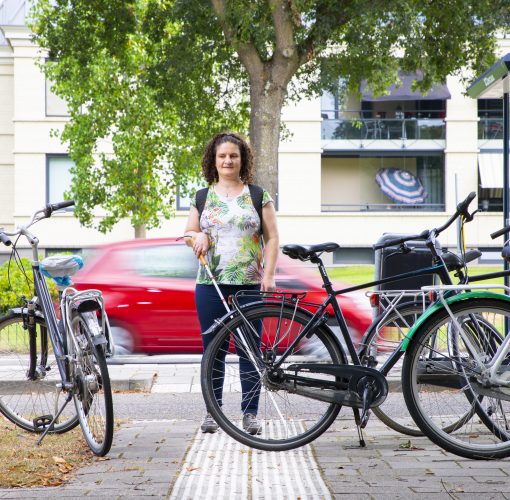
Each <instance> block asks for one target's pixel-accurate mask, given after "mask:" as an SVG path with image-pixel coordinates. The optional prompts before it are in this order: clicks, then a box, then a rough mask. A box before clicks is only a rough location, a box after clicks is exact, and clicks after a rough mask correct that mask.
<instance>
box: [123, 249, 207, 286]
mask: <svg viewBox="0 0 510 500" xmlns="http://www.w3.org/2000/svg"><path fill="white" fill-rule="evenodd" d="M123 253H124V254H125V255H124V257H126V260H125V262H126V263H127V266H128V267H129V268H130V269H132V270H133V271H135V272H136V273H137V274H140V275H141V276H150V277H155V278H189V279H194V278H195V277H196V275H197V268H198V260H197V258H196V257H195V255H194V254H193V252H192V250H191V249H190V248H188V247H187V246H185V245H158V246H153V247H144V248H133V249H129V250H125V251H123Z"/></svg>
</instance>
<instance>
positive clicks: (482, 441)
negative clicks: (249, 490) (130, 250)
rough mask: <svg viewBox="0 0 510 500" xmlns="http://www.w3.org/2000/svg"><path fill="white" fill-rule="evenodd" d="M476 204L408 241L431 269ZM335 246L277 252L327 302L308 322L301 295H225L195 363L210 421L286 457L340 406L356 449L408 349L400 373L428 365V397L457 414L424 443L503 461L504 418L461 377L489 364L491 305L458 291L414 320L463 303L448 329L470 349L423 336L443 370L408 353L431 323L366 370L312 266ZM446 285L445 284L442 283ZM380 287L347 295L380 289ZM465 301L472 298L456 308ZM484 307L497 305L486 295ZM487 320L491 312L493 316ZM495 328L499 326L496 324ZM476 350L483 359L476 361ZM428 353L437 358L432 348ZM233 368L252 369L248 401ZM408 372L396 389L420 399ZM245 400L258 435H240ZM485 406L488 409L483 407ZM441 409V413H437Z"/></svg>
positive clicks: (496, 339)
mask: <svg viewBox="0 0 510 500" xmlns="http://www.w3.org/2000/svg"><path fill="white" fill-rule="evenodd" d="M474 197H475V195H474V193H472V194H471V195H470V196H469V197H468V198H467V199H466V200H464V202H462V203H460V204H459V206H458V207H457V211H456V213H455V214H454V215H453V216H452V217H451V218H450V219H449V220H448V222H447V223H446V224H444V225H443V226H442V227H440V228H438V229H433V230H431V231H428V230H427V231H424V232H423V233H421V234H420V235H415V236H413V237H409V238H408V239H418V238H419V239H423V240H425V241H426V245H427V247H428V248H429V249H430V251H431V252H432V254H433V256H434V261H435V262H437V267H442V268H443V269H446V265H445V263H444V261H442V258H441V255H440V254H439V252H438V251H437V249H436V248H435V239H436V237H437V235H438V234H440V233H441V232H442V231H444V230H445V229H446V228H448V227H449V226H450V225H451V224H452V223H453V222H454V221H455V220H456V218H457V217H459V216H461V215H462V216H463V217H465V218H466V219H469V218H470V217H471V216H472V214H469V212H468V206H469V203H470V202H471V201H472V199H473V198H474ZM404 241H407V239H405V238H403V239H402V241H392V242H387V244H392V245H394V244H400V243H404ZM338 248H339V247H338V245H337V244H336V243H324V244H320V245H311V246H301V245H287V246H285V247H284V248H283V252H284V253H285V254H287V255H288V256H289V257H291V258H296V259H300V260H309V261H311V262H313V263H315V264H316V265H317V266H318V268H319V271H320V274H321V276H322V280H323V283H324V288H325V289H326V291H327V293H328V297H327V298H326V300H325V301H324V302H323V303H322V304H321V305H320V306H319V307H318V308H317V311H316V312H315V313H314V314H312V313H310V312H308V311H307V310H306V309H304V308H302V307H300V302H301V301H302V300H303V299H304V296H305V294H289V293H262V292H261V293H253V292H251V293H249V294H248V293H246V292H240V293H239V294H238V296H236V297H233V299H232V303H233V304H234V306H235V312H233V313H229V314H226V315H225V316H224V317H223V318H221V319H220V320H218V321H217V323H216V325H215V326H214V327H213V329H214V332H213V333H214V340H213V341H212V342H211V344H210V346H209V347H208V349H207V351H206V353H205V355H204V357H203V361H202V373H201V382H202V392H203V395H204V399H205V402H206V405H207V407H208V409H209V411H210V412H211V414H212V416H213V417H214V419H215V420H216V422H217V423H218V424H219V425H220V426H221V427H222V429H224V430H225V431H226V432H227V433H228V434H229V435H231V436H232V437H233V438H235V439H237V440H239V441H241V442H243V443H244V444H247V445H249V446H253V447H255V448H259V449H263V450H274V451H278V450H287V449H292V448H295V447H298V446H301V445H304V444H306V443H308V442H310V441H312V440H313V439H315V438H317V437H318V436H319V435H320V434H322V433H323V432H324V431H325V430H326V429H327V428H328V427H329V426H330V425H331V424H332V423H333V422H334V420H335V419H336V417H337V415H338V412H339V411H340V408H341V406H342V405H343V406H348V407H351V408H352V409H353V412H354V417H355V421H356V424H357V426H358V429H359V433H360V442H361V443H362V444H363V443H364V441H363V438H362V428H363V427H364V426H365V425H366V424H367V421H368V417H369V411H370V409H372V408H376V407H378V406H380V405H381V404H382V403H383V402H384V401H385V399H386V397H387V394H388V383H387V380H386V377H385V374H386V373H387V372H388V371H389V369H390V368H391V366H394V364H395V363H396V361H397V360H398V359H399V358H400V357H401V356H403V355H404V354H405V353H406V351H409V350H410V351H411V352H413V358H412V359H411V360H409V363H408V366H412V367H413V369H414V370H416V369H417V368H419V367H420V366H423V364H424V365H425V367H427V366H429V367H430V370H431V375H435V379H434V380H435V383H436V384H438V386H439V387H441V388H442V390H438V391H437V392H436V397H438V396H440V397H441V400H442V401H443V403H444V396H445V394H449V398H450V400H451V401H453V400H455V402H456V404H457V406H456V407H451V406H450V407H449V408H448V411H449V412H450V417H451V418H450V421H449V422H446V421H444V420H441V422H443V423H444V425H443V426H441V425H440V424H438V426H437V427H434V428H433V430H432V431H430V429H427V432H428V434H427V435H429V437H430V433H433V434H434V435H437V436H438V437H437V438H436V439H435V442H436V443H437V444H440V445H441V446H443V447H445V448H446V449H448V450H449V451H452V452H453V453H457V454H459V455H462V456H468V457H470V458H473V457H475V458H496V457H502V456H507V455H508V454H510V443H508V444H506V443H505V442H504V439H501V437H502V436H504V435H505V434H504V431H503V430H502V425H503V424H502V420H501V419H500V418H499V417H500V416H501V414H502V413H503V412H500V411H497V410H498V408H499V407H497V405H496V406H495V403H494V400H495V399H496V398H497V395H496V394H492V393H491V396H494V398H493V397H491V398H484V396H483V395H482V394H479V393H478V392H476V393H475V392H473V391H472V390H471V389H469V390H468V389H466V388H465V386H464V385H463V382H464V381H465V378H466V377H468V376H470V375H468V373H470V371H469V370H467V369H466V365H469V364H470V363H471V362H472V359H471V358H474V359H476V362H478V363H479V362H480V360H481V359H486V358H487V357H488V355H489V353H491V352H492V348H493V347H494V346H496V345H498V344H501V343H502V341H501V338H502V334H501V333H500V332H499V330H498V329H497V328H499V326H498V327H495V328H494V329H492V330H491V328H490V327H487V326H488V325H492V324H493V323H492V322H491V321H490V320H487V319H484V307H487V308H489V304H483V303H480V301H479V300H478V298H476V297H474V296H473V295H472V294H469V293H466V294H458V293H457V294H451V295H452V297H451V298H448V301H449V302H445V304H446V305H442V304H441V303H436V304H435V305H434V306H433V307H432V308H429V309H427V312H426V313H425V314H424V315H422V317H421V318H424V317H426V318H427V319H428V321H429V322H432V321H433V320H435V318H436V317H437V314H439V313H441V314H444V315H448V314H447V313H448V311H449V309H448V308H449V306H448V304H449V303H450V302H451V303H452V304H453V309H456V308H457V307H460V306H459V305H458V304H457V302H458V303H459V304H460V303H461V302H462V306H463V308H462V312H463V316H462V317H463V318H468V319H467V320H465V319H463V320H462V322H461V323H459V322H458V321H457V319H455V321H456V322H455V323H454V324H455V325H458V324H460V325H461V326H462V325H463V326H464V327H465V328H469V329H470V334H469V335H470V337H471V338H475V337H474V336H475V335H478V338H477V341H476V343H475V342H469V343H468V344H469V346H468V347H466V343H465V341H464V338H463V335H464V333H463V332H462V331H460V332H459V331H458V330H457V329H456V328H449V329H446V330H444V329H441V330H438V331H437V335H436V337H434V335H433V330H428V333H429V334H430V337H428V340H429V341H430V342H433V341H434V340H435V341H436V344H435V345H436V346H437V348H438V350H439V352H440V353H441V356H442V357H443V358H445V362H444V363H438V364H434V362H433V359H432V357H431V359H430V360H426V359H422V358H420V360H419V361H416V359H415V356H420V355H421V354H422V353H420V351H419V350H416V349H415V350H414V351H413V346H414V344H413V342H412V340H413V336H414V334H415V332H418V333H419V332H421V331H422V329H423V328H425V327H426V326H428V325H429V323H428V322H427V320H425V321H423V322H420V321H418V322H417V324H415V326H414V327H413V329H411V331H410V332H409V334H408V338H407V339H406V340H405V342H403V343H402V345H401V347H400V349H399V350H398V351H395V352H394V353H392V354H390V356H389V357H390V358H391V362H388V363H387V364H385V365H384V366H382V367H377V369H375V368H373V367H371V366H368V365H367V363H365V364H366V365H367V366H363V362H362V360H361V359H360V356H359V354H358V352H357V350H356V348H355V346H354V345H353V342H352V340H351V338H350V336H349V332H348V329H347V326H346V323H345V320H344V318H343V315H342V312H341V310H340V307H339V305H338V302H337V301H336V298H335V297H336V295H339V294H341V293H346V290H338V291H335V290H333V287H332V284H331V282H330V280H329V278H328V275H327V272H326V269H325V267H324V265H323V262H322V260H321V258H320V254H321V253H323V252H332V251H334V250H336V249H338ZM432 267H436V266H432ZM418 272H419V273H423V274H426V273H430V269H428V270H420V271H418ZM416 273H417V272H413V273H405V274H402V275H398V276H396V277H392V279H403V278H406V277H409V276H411V275H413V276H414V275H416ZM444 280H445V281H446V280H447V278H446V276H445V277H444ZM385 281H386V280H379V281H375V282H371V283H368V284H366V285H360V286H359V287H354V288H350V289H347V290H348V291H352V290H353V289H358V288H363V286H373V285H377V284H382V283H384V282H385ZM240 295H243V296H246V295H251V296H252V297H253V300H256V299H259V300H258V301H256V302H254V303H252V304H250V305H248V306H245V307H240V306H239V303H238V298H239V296H240ZM463 295H465V296H466V298H468V299H470V300H464V296H463ZM494 295H496V294H494ZM498 297H499V296H498ZM492 299H496V297H491V300H492ZM497 302H498V303H497V304H496V302H491V304H490V305H497V306H498V307H499V306H500V305H501V300H499V299H498V301H497ZM328 306H332V308H333V311H334V316H335V319H336V321H337V323H338V326H339V328H340V331H341V334H342V339H343V345H345V346H346V348H344V347H343V345H342V343H341V342H339V340H338V339H337V337H336V336H335V334H334V333H333V332H332V331H331V329H330V328H329V326H328V324H327V323H328V317H327V314H326V309H327V307H328ZM480 306H481V307H480ZM470 308H473V310H476V313H473V315H470V314H469V311H470ZM475 308H476V309H475ZM498 311H499V309H498ZM508 311H510V305H509V306H508ZM488 312H490V313H493V312H494V309H490V310H488ZM505 312H506V311H503V313H505ZM453 314H455V311H453ZM480 319H481V321H479V320H480ZM260 323H262V336H261V337H259V336H258V335H257V331H258V327H259V326H260ZM495 323H496V324H498V325H499V322H498V321H496V322H495ZM479 324H481V325H482V326H485V327H486V328H482V329H480V328H479V326H477V325H479ZM473 332H474V333H473ZM496 334H497V335H496ZM486 337H489V339H488V340H489V341H490V342H489V343H490V345H491V347H487V345H488V344H487V342H486V340H487V339H486ZM429 347H430V346H429ZM445 349H446V353H445V352H444V350H445ZM480 350H483V351H484V354H483V356H482V355H481V354H480V352H479V351H480ZM429 352H431V353H434V354H437V352H436V351H434V349H433V348H432V349H430V351H429ZM239 362H243V363H246V362H248V363H250V365H251V370H247V369H246V366H245V368H244V370H243V372H244V376H245V377H251V378H252V382H253V381H255V382H256V387H257V389H256V390H252V391H251V393H248V394H246V391H242V390H241V385H242V383H243V380H242V379H241V377H240V372H239V368H238V365H239ZM405 362H407V354H406V360H405ZM392 363H393V364H392ZM413 363H414V364H413ZM427 363H428V365H427ZM446 368H449V369H450V370H451V371H448V370H446ZM247 373H248V374H247ZM413 373H414V376H415V378H416V380H410V379H409V377H408V378H407V379H405V380H404V381H403V383H404V384H407V385H409V386H410V391H411V392H413V391H416V392H420V394H423V393H424V392H425V391H426V382H425V383H422V382H423V380H426V381H427V382H428V381H429V380H430V379H423V378H420V377H421V375H418V374H417V373H416V372H413ZM452 373H453V374H452ZM411 382H412V384H411ZM441 384H443V385H441ZM251 385H253V384H251ZM411 385H412V387H411ZM466 385H467V382H466ZM509 385H510V384H509ZM422 391H423V392H422ZM243 393H244V394H245V396H244V397H250V398H257V402H258V409H259V410H258V417H259V419H260V421H261V423H262V431H261V433H260V434H258V435H251V434H250V433H248V432H246V431H244V430H243V426H242V415H240V408H241V403H242V401H241V399H242V397H243ZM502 394H503V393H500V395H499V403H501V405H500V407H501V406H502V405H503V403H502V400H503V397H502ZM454 396H455V397H454ZM489 400H490V403H489V405H487V404H486V402H487V401H489ZM406 402H407V403H408V405H409V404H412V402H411V398H409V397H406ZM410 410H411V409H410ZM417 411H418V412H420V411H421V412H423V413H424V414H426V408H425V407H423V408H420V409H419V410H416V411H415V409H414V408H413V409H412V413H413V416H414V414H416V412H417ZM441 411H446V410H444V409H443V408H441ZM496 414H497V417H498V418H497V420H496V418H495V416H496ZM445 428H446V429H445ZM421 430H422V431H423V432H425V431H424V430H423V429H421ZM449 433H450V434H449ZM475 433H476V436H477V439H476V441H473V439H472V436H474V435H475ZM445 436H447V438H445ZM502 443H503V444H502Z"/></svg>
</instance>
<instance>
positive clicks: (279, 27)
mask: <svg viewBox="0 0 510 500" xmlns="http://www.w3.org/2000/svg"><path fill="white" fill-rule="evenodd" d="M269 7H270V8H271V14H272V16H273V24H274V31H275V36H276V51H277V53H278V52H279V53H280V54H281V55H282V56H283V57H285V58H289V59H290V58H292V57H293V56H294V55H295V53H296V42H295V40H294V23H293V21H292V11H291V8H290V3H289V1H288V0H269Z"/></svg>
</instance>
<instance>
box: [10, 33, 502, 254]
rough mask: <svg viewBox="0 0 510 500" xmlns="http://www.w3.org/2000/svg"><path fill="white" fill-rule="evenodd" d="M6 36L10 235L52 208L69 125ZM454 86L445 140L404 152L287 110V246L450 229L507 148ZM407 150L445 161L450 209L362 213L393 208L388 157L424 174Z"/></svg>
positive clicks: (60, 221)
mask: <svg viewBox="0 0 510 500" xmlns="http://www.w3.org/2000/svg"><path fill="white" fill-rule="evenodd" d="M0 29H1V31H2V33H3V35H4V37H5V39H6V45H3V46H0V227H2V226H3V227H5V228H6V229H10V228H12V227H14V226H15V225H16V224H19V223H23V222H24V221H26V220H27V218H28V217H29V216H30V214H31V213H32V212H33V211H34V210H36V209H38V208H40V207H42V206H43V205H44V204H45V203H46V202H47V190H48V182H49V181H48V157H51V155H61V154H65V153H66V148H65V146H64V145H62V144H60V142H59V141H58V140H57V139H55V138H53V137H51V135H50V131H51V130H52V129H60V128H61V127H62V126H63V125H64V123H65V120H66V118H65V117H64V116H58V115H59V113H60V114H61V113H62V109H63V107H62V106H61V105H60V107H59V104H58V102H56V101H53V100H52V99H53V97H52V96H51V93H50V92H48V91H47V87H46V82H45V79H44V77H43V75H42V73H41V71H40V68H39V67H38V66H37V62H39V61H41V57H43V56H44V54H43V53H42V52H41V51H40V50H39V48H38V47H36V46H34V45H33V44H32V42H31V41H30V33H29V31H28V29H27V28H26V27H23V26H6V25H4V26H1V27H0ZM509 51H510V43H509V41H508V40H507V39H503V40H501V46H500V53H501V55H502V54H505V53H507V52H509ZM447 86H448V89H449V91H450V93H451V99H448V100H447V101H446V117H445V123H446V125H445V130H446V134H445V137H444V138H441V139H420V140H407V141H406V144H405V145H403V144H402V141H399V140H389V139H387V138H383V137H381V138H377V139H376V140H369V141H367V140H359V141H356V140H354V141H353V140H342V139H334V140H332V139H324V138H321V127H322V126H323V121H324V117H323V116H324V114H323V113H322V110H321V99H311V100H303V101H301V102H299V103H298V104H293V105H291V106H288V107H287V108H285V110H284V112H283V120H284V122H285V124H286V126H287V128H288V129H289V130H290V132H291V137H290V138H289V139H288V140H286V141H283V142H282V143H281V144H280V149H279V193H278V201H279V226H280V232H281V243H282V244H285V243H290V242H295V243H303V244H307V243H317V242H322V241H336V242H338V243H339V244H340V245H341V246H343V247H350V248H365V249H368V248H370V247H371V245H372V244H373V243H374V242H375V241H376V240H377V239H378V238H379V237H380V235H381V234H382V233H383V232H399V233H416V232H420V231H421V230H423V229H426V228H431V227H434V226H438V225H440V224H442V223H443V221H445V220H446V217H447V215H448V214H451V213H452V212H453V211H454V210H455V206H456V203H457V201H459V200H460V199H462V198H464V197H465V196H466V195H467V194H468V193H469V192H471V191H475V192H476V191H477V187H478V154H479V152H480V148H486V149H489V148H495V149H501V148H502V144H501V141H496V140H492V139H490V138H488V139H484V140H480V139H478V134H477V130H478V122H479V118H478V113H477V102H476V101H474V100H472V99H470V98H468V97H466V96H465V95H464V88H463V87H462V85H461V83H460V81H459V80H458V79H456V78H453V77H451V78H449V79H448V82H447ZM346 102H349V101H348V100H347V101H346ZM351 104H352V103H351ZM55 110H56V111H55ZM59 110H60V111H59ZM403 149H405V150H406V151H408V152H413V151H421V152H422V153H423V152H424V151H425V152H427V151H431V152H434V154H436V153H440V154H441V155H444V208H443V209H442V210H441V211H435V212H426V211H415V212H408V211H398V210H384V209H381V210H378V211H370V210H363V209H362V208H360V207H361V206H362V205H363V204H364V203H365V202H366V200H367V199H370V200H371V203H373V204H375V205H378V204H380V205H381V206H382V205H384V204H385V203H386V202H387V198H385V196H384V195H383V194H382V193H381V191H380V190H379V188H378V186H377V184H376V183H375V180H374V177H375V174H376V172H377V170H378V169H379V168H380V167H381V166H383V165H387V164H388V161H387V160H384V158H383V157H391V158H392V161H391V165H392V166H394V167H396V168H405V169H407V170H409V171H410V172H412V173H415V172H416V169H417V164H416V158H414V157H413V156H412V155H410V156H407V157H404V156H402V150H403ZM346 152H349V154H351V156H349V155H347V154H346ZM397 153H398V154H399V155H400V156H398V155H397ZM361 154H362V155H361ZM335 155H336V156H335ZM360 155H361V156H360ZM392 155H395V156H392ZM382 158H383V159H382ZM335 205H342V206H343V207H344V208H343V209H339V208H338V207H337V208H335V207H334V206H335ZM346 206H356V207H357V208H356V209H355V210H352V208H350V209H345V207H346ZM328 207H329V208H328ZM331 207H333V209H334V210H330V209H331ZM186 217H187V213H186V212H185V211H182V212H177V215H176V217H175V218H174V219H172V220H170V221H163V222H162V227H161V228H160V229H156V230H152V231H150V232H149V233H148V236H149V237H158V236H165V235H171V236H175V235H180V234H182V232H183V230H184V226H185V222H186ZM501 225H502V215H501V212H484V213H480V214H478V215H477V217H476V219H475V221H474V222H472V223H470V224H468V226H467V228H466V229H467V241H468V242H469V246H471V247H491V246H494V242H492V240H490V238H489V233H490V232H491V231H494V230H496V229H498V228H499V227H500V226H501ZM38 234H39V235H40V240H41V246H42V247H43V248H59V249H63V248H84V247H90V246H92V245H94V244H97V243H101V242H110V241H116V240H121V239H129V238H132V237H133V234H134V231H133V229H132V228H131V227H130V226H129V224H128V222H127V221H124V222H121V223H119V224H118V225H117V226H116V227H115V229H114V230H113V231H112V232H111V233H109V234H107V235H103V234H101V233H99V232H97V231H95V230H91V229H85V228H82V227H80V226H79V224H78V223H77V221H76V220H75V219H74V218H73V216H72V215H71V214H69V213H68V214H63V215H57V216H55V217H54V218H52V219H51V220H49V221H44V222H43V223H41V224H40V226H39V228H38ZM441 243H442V244H443V245H447V246H450V247H454V246H455V244H456V235H455V231H454V228H452V229H451V230H450V231H449V232H448V233H447V234H445V235H443V236H442V237H441ZM0 252H2V249H0Z"/></svg>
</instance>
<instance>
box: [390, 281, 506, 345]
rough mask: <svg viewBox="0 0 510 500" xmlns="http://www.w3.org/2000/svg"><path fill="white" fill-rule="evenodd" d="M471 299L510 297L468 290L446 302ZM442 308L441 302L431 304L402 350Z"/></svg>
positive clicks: (409, 333)
mask: <svg viewBox="0 0 510 500" xmlns="http://www.w3.org/2000/svg"><path fill="white" fill-rule="evenodd" d="M469 299H498V300H503V301H506V302H510V297H509V296H508V295H503V294H501V293H494V292H483V291H482V292H480V291H476V292H466V293H460V294H458V295H454V296H452V297H448V298H447V299H446V303H447V304H448V305H450V304H455V303H457V302H461V301H464V300H469ZM441 309H444V305H443V304H442V303H441V302H436V303H435V304H434V305H433V306H430V307H429V308H428V309H427V310H426V311H425V312H424V313H423V314H422V315H421V316H420V317H419V318H418V320H417V321H416V323H415V324H414V325H413V326H412V327H411V329H410V330H409V332H408V334H407V337H406V339H405V340H404V341H403V342H402V345H401V346H400V350H401V351H406V350H407V348H408V347H409V343H410V342H411V340H412V338H413V336H414V334H415V333H416V332H417V331H418V330H419V329H420V327H421V326H422V325H423V323H425V322H426V321H427V320H428V319H429V318H430V317H431V316H432V315H434V314H436V313H437V312H438V311H440V310H441Z"/></svg>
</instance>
